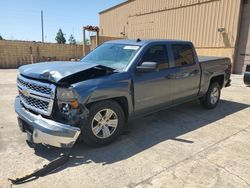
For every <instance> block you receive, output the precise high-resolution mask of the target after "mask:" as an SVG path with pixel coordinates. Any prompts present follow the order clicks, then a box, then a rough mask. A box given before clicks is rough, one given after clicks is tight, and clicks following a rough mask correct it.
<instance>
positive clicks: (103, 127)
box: [82, 100, 125, 146]
mask: <svg viewBox="0 0 250 188" xmlns="http://www.w3.org/2000/svg"><path fill="white" fill-rule="evenodd" d="M89 111H90V114H89V117H88V120H87V122H86V123H85V124H84V125H83V129H82V140H83V141H84V142H85V143H86V144H88V145H91V146H102V145H105V144H108V143H110V142H112V141H113V140H115V139H116V138H117V137H118V136H119V134H120V133H121V132H122V130H123V127H124V123H125V116H124V112H123V110H122V108H121V106H120V105H119V104H118V103H117V102H115V101H113V100H107V101H102V102H98V103H95V104H93V105H91V106H90V108H89Z"/></svg>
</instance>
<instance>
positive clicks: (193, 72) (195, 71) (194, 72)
mask: <svg viewBox="0 0 250 188" xmlns="http://www.w3.org/2000/svg"><path fill="white" fill-rule="evenodd" d="M198 73H199V70H198V69H195V70H194V71H192V72H191V74H198Z"/></svg>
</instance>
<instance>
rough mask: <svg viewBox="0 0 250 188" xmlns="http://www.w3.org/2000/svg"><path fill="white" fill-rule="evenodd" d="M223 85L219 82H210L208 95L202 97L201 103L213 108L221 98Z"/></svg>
mask: <svg viewBox="0 0 250 188" xmlns="http://www.w3.org/2000/svg"><path fill="white" fill-rule="evenodd" d="M220 94H221V87H220V84H219V83H218V82H213V83H212V84H210V86H209V88H208V91H207V93H206V95H204V96H203V97H202V98H200V102H201V104H202V105H203V106H204V107H205V108H207V109H213V108H215V107H216V106H217V104H218V102H219V100H220Z"/></svg>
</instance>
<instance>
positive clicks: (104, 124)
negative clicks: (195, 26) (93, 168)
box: [15, 39, 231, 148]
mask: <svg viewBox="0 0 250 188" xmlns="http://www.w3.org/2000/svg"><path fill="white" fill-rule="evenodd" d="M230 74H231V64H230V59H228V58H220V57H198V56H197V55H196V51H195V49H194V46H193V44H192V43H191V42H186V41H175V40H139V39H138V40H116V41H109V42H106V43H104V44H102V45H100V46H99V47H97V48H96V49H95V50H93V51H92V52H90V53H89V54H88V55H87V56H85V57H83V58H82V59H81V61H80V62H44V63H37V64H31V65H25V66H22V67H20V68H19V74H18V77H17V87H18V91H19V94H18V96H17V97H16V99H15V111H16V113H17V114H18V122H19V126H20V128H21V130H22V131H24V132H26V133H27V138H28V140H29V141H30V142H33V143H35V144H40V143H41V144H45V145H52V146H55V147H64V148H70V147H72V146H73V145H74V143H75V142H76V140H78V139H80V140H83V141H84V142H85V143H87V144H89V145H92V146H102V145H104V144H107V143H110V142H111V141H113V140H114V139H115V138H117V136H118V135H119V134H120V133H121V132H122V130H123V128H124V126H125V124H126V123H127V122H128V120H131V119H133V118H136V117H141V116H143V115H146V114H149V113H153V112H156V111H159V110H162V109H165V108H169V107H172V106H175V105H178V104H181V103H184V102H187V101H190V100H195V99H199V100H200V102H201V104H202V105H203V106H204V107H206V108H208V109H213V108H215V107H216V106H217V104H218V102H219V99H220V94H221V89H222V88H223V87H227V86H229V85H230Z"/></svg>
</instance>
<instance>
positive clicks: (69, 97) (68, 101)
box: [56, 87, 79, 114]
mask: <svg viewBox="0 0 250 188" xmlns="http://www.w3.org/2000/svg"><path fill="white" fill-rule="evenodd" d="M56 97H57V103H58V107H59V110H60V111H61V112H62V113H64V114H67V113H69V112H70V111H71V109H77V108H78V106H79V104H78V100H77V96H76V94H75V92H74V90H73V89H72V88H62V87H58V88H57V94H56Z"/></svg>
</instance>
